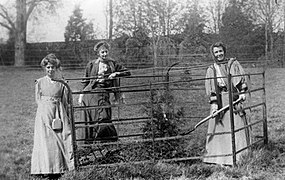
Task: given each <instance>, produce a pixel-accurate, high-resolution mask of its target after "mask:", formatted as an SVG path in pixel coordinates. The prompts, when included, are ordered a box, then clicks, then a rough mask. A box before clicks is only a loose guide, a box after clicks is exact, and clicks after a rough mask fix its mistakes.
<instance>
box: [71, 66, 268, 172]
mask: <svg viewBox="0 0 285 180" xmlns="http://www.w3.org/2000/svg"><path fill="white" fill-rule="evenodd" d="M174 65H175V66H173V67H169V68H156V69H153V68H149V69H144V70H138V71H133V75H132V76H130V77H125V78H121V79H120V81H121V86H120V88H119V91H120V92H121V93H123V94H124V96H125V101H124V103H122V102H120V101H119V103H118V104H115V103H112V104H111V105H105V106H89V107H83V106H80V105H76V101H75V100H74V99H76V96H78V95H79V94H82V93H84V94H87V93H102V92H100V91H96V90H95V91H88V92H82V91H75V90H73V89H70V86H72V84H73V81H79V80H81V79H82V78H68V79H67V80H68V81H69V84H66V86H67V87H68V88H69V89H70V96H69V108H68V114H69V116H70V118H71V120H72V134H73V145H74V157H75V164H76V167H82V168H86V167H90V166H94V165H96V166H98V165H99V166H111V165H120V164H124V163H144V162H157V161H162V162H173V161H189V162H192V163H195V162H197V161H199V160H201V159H204V158H207V157H208V158H209V157H213V156H205V152H204V148H205V141H206V137H207V127H206V126H205V125H201V126H199V128H195V131H192V132H191V133H185V132H189V130H191V129H193V128H194V127H195V125H197V123H199V122H200V121H199V120H201V119H203V118H204V117H206V116H208V115H209V104H208V101H207V100H208V98H207V97H206V95H205V93H204V81H205V78H204V74H205V71H206V67H207V66H208V65H196V66H188V67H186V66H182V67H181V66H180V67H179V64H174ZM247 71H249V72H251V73H248V74H246V76H247V77H248V82H249V83H248V84H249V90H248V91H247V94H248V99H247V101H246V103H245V104H244V106H243V108H242V109H239V110H235V109H234V108H233V101H232V96H233V95H234V94H233V93H231V91H232V90H231V89H229V112H230V114H231V116H230V117H231V119H230V120H231V124H232V126H231V131H230V132H224V133H225V134H230V135H231V138H232V142H233V143H232V153H231V154H227V155H217V156H230V157H232V159H233V163H234V165H236V157H237V155H238V154H239V153H241V152H242V151H244V150H245V149H250V148H251V147H253V146H255V145H257V144H260V143H265V144H266V143H267V141H268V135H267V115H266V100H265V77H264V76H265V72H264V71H263V70H262V68H256V67H255V68H250V69H247ZM232 78H234V77H231V75H228V81H229V82H231V79H232ZM108 90H114V89H108ZM102 108H111V109H112V113H113V114H112V122H111V123H110V122H108V123H98V122H89V123H86V122H83V121H82V120H81V119H80V113H82V111H86V110H87V109H89V110H94V109H102ZM240 111H246V112H247V117H248V120H249V123H248V124H247V125H246V126H244V127H242V128H240V129H235V128H234V125H233V124H234V123H233V122H234V116H233V114H234V113H238V112H240ZM111 124H114V125H115V127H116V130H117V132H118V134H119V139H118V140H117V141H111V140H110V141H109V140H108V139H105V140H104V139H103V141H102V139H79V138H77V137H78V133H77V132H78V131H79V130H80V129H82V128H83V129H86V128H87V129H89V128H94V127H99V126H106V125H111ZM243 129H249V130H250V134H251V141H250V142H251V143H250V144H249V145H248V146H246V147H244V148H243V149H236V147H235V134H236V133H237V132H239V131H241V130H243ZM217 134H219V133H217ZM214 157H216V156H214Z"/></svg>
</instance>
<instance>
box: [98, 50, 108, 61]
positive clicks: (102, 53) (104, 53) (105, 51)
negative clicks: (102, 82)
mask: <svg viewBox="0 0 285 180" xmlns="http://www.w3.org/2000/svg"><path fill="white" fill-rule="evenodd" d="M98 53H99V56H100V57H101V58H102V59H103V60H105V59H106V58H107V56H108V54H109V51H108V49H106V48H100V49H99V52H98Z"/></svg>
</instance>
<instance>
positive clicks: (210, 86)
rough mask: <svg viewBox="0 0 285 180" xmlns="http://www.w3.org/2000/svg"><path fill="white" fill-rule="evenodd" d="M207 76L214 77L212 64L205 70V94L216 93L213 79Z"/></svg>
mask: <svg viewBox="0 0 285 180" xmlns="http://www.w3.org/2000/svg"><path fill="white" fill-rule="evenodd" d="M209 78H214V70H213V67H212V66H211V67H209V68H208V69H207V72H206V80H205V88H206V94H207V96H211V95H212V94H216V91H215V83H214V79H209Z"/></svg>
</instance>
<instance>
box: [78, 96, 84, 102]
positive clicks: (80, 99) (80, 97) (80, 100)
mask: <svg viewBox="0 0 285 180" xmlns="http://www.w3.org/2000/svg"><path fill="white" fill-rule="evenodd" d="M82 99H83V94H80V95H79V98H78V104H81V103H82Z"/></svg>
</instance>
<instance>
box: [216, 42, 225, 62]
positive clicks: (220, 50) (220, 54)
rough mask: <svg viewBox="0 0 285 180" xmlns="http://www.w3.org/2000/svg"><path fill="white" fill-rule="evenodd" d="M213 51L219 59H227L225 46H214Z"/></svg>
mask: <svg viewBox="0 0 285 180" xmlns="http://www.w3.org/2000/svg"><path fill="white" fill-rule="evenodd" d="M213 53H214V56H215V58H216V60H217V61H223V60H224V59H225V52H224V49H223V47H221V46H220V47H214V48H213Z"/></svg>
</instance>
